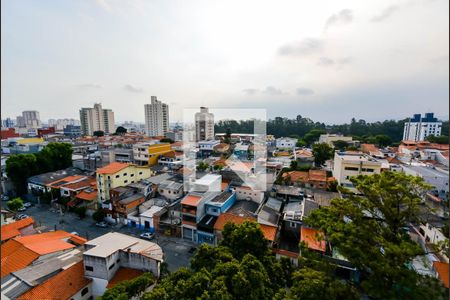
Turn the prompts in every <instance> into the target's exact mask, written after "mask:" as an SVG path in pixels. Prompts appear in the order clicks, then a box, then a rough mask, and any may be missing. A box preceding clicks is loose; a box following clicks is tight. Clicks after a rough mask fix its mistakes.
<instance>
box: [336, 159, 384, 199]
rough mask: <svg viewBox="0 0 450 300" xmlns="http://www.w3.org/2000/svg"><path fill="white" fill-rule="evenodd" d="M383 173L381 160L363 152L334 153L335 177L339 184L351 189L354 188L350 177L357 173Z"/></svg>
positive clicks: (353, 189)
mask: <svg viewBox="0 0 450 300" xmlns="http://www.w3.org/2000/svg"><path fill="white" fill-rule="evenodd" d="M380 173H381V162H379V161H378V160H376V159H374V158H373V157H371V156H369V155H367V154H365V153H362V152H350V151H348V152H339V151H336V152H335V153H334V167H333V177H334V178H336V180H337V182H338V184H339V185H341V186H344V187H346V188H348V189H350V190H351V191H352V192H356V191H357V190H356V189H355V188H354V186H353V183H352V182H351V181H350V178H351V177H353V176H357V175H372V174H380Z"/></svg>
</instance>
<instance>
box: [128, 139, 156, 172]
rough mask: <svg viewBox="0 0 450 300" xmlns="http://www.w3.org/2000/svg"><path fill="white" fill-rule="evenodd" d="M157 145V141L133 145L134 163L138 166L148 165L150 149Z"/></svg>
mask: <svg viewBox="0 0 450 300" xmlns="http://www.w3.org/2000/svg"><path fill="white" fill-rule="evenodd" d="M156 143H157V141H154V142H146V143H136V144H134V145H133V159H134V163H135V164H136V165H138V166H146V165H148V147H149V146H150V145H153V144H156Z"/></svg>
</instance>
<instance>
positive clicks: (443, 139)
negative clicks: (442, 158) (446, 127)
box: [425, 135, 449, 144]
mask: <svg viewBox="0 0 450 300" xmlns="http://www.w3.org/2000/svg"><path fill="white" fill-rule="evenodd" d="M425 140H427V141H429V142H430V143H437V144H448V143H449V140H448V136H446V135H440V136H434V135H429V136H427V137H426V138H425Z"/></svg>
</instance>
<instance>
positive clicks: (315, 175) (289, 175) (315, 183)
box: [282, 169, 335, 190]
mask: <svg viewBox="0 0 450 300" xmlns="http://www.w3.org/2000/svg"><path fill="white" fill-rule="evenodd" d="M282 179H283V180H284V181H285V182H286V183H287V184H293V185H297V186H301V187H306V188H315V189H321V190H326V189H327V188H328V187H329V185H330V183H331V182H333V181H335V179H334V177H331V176H330V177H329V176H328V175H327V171H325V170H312V169H311V170H309V171H290V172H285V173H283V175H282Z"/></svg>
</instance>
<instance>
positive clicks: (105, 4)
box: [95, 0, 111, 11]
mask: <svg viewBox="0 0 450 300" xmlns="http://www.w3.org/2000/svg"><path fill="white" fill-rule="evenodd" d="M95 3H96V4H97V5H98V6H100V7H101V8H103V9H104V10H106V11H111V5H109V3H108V2H107V0H95Z"/></svg>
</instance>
